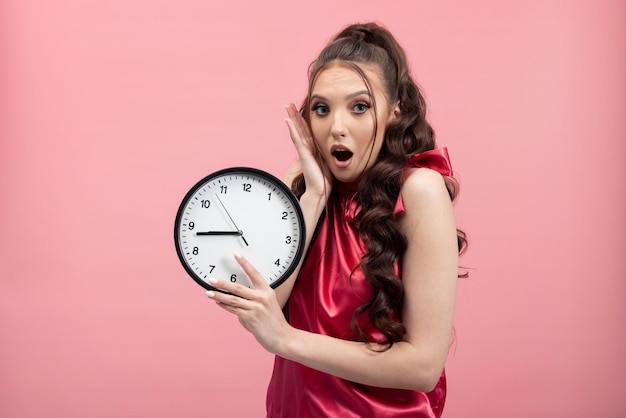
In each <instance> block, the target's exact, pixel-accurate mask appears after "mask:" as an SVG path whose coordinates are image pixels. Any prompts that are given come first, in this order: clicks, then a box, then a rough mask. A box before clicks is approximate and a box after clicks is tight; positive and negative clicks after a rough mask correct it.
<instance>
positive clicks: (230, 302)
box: [206, 290, 252, 314]
mask: <svg viewBox="0 0 626 418" xmlns="http://www.w3.org/2000/svg"><path fill="white" fill-rule="evenodd" d="M206 295H207V296H208V297H209V298H210V299H213V300H214V301H215V302H217V304H218V305H219V306H220V307H221V308H223V309H226V310H227V311H229V312H232V313H235V314H236V313H237V311H241V310H249V309H251V307H252V302H251V301H249V300H248V299H244V298H242V297H239V296H235V295H233V294H229V293H222V292H215V291H213V290H208V291H206Z"/></svg>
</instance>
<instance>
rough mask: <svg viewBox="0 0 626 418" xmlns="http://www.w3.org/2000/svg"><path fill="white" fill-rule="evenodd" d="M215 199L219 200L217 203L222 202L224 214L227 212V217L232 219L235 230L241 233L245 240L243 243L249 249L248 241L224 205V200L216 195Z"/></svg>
mask: <svg viewBox="0 0 626 418" xmlns="http://www.w3.org/2000/svg"><path fill="white" fill-rule="evenodd" d="M215 197H216V198H217V201H218V202H220V205H222V208H224V212H226V215H227V216H228V218H229V219H230V221H231V222H232V223H233V225H234V226H235V229H237V231H238V232H239V235H240V236H241V239H242V240H243V242H244V243H245V244H246V247H249V245H248V241H246V239H245V238H244V236H243V231H242V230H241V229H239V227H238V226H237V224H236V223H235V221H234V220H233V217H232V216H230V213H228V209H226V206H224V204H223V203H222V200H221V199H220V197H219V196H218V195H217V194H216V195H215Z"/></svg>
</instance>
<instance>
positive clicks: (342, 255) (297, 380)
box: [267, 148, 452, 418]
mask: <svg viewBox="0 0 626 418" xmlns="http://www.w3.org/2000/svg"><path fill="white" fill-rule="evenodd" d="M410 167H428V168H431V169H434V170H436V171H438V172H440V173H441V174H442V175H445V176H451V175H452V168H451V166H450V161H449V158H448V153H447V150H446V149H445V148H441V149H437V150H431V151H426V152H423V153H420V154H416V155H414V156H413V157H412V158H410V160H409V163H408V165H407V168H410ZM356 192H357V185H356V184H346V183H339V182H336V183H335V185H334V186H333V190H332V192H331V196H330V197H329V200H328V203H327V205H326V215H325V216H324V219H323V220H322V224H321V225H320V227H319V229H318V232H317V235H316V237H315V238H314V242H312V243H311V246H310V249H309V252H308V254H307V256H306V259H305V261H304V264H303V266H302V270H301V271H300V275H299V277H298V279H297V282H296V284H295V286H294V289H293V291H292V294H291V296H290V298H289V302H288V304H287V307H286V308H285V309H286V311H285V314H286V316H287V318H288V320H289V323H290V324H291V325H292V326H293V327H295V328H298V329H302V330H306V331H310V332H314V333H318V334H323V335H328V336H331V337H336V338H341V339H345V340H353V341H355V340H358V339H357V338H356V337H355V335H354V334H353V332H352V331H351V327H350V324H351V321H352V315H353V313H354V311H355V310H356V308H357V307H359V306H360V305H362V304H363V303H364V302H365V301H367V300H368V299H369V296H370V294H371V289H370V286H369V284H368V283H367V281H366V279H365V277H364V275H363V273H362V271H361V270H360V269H357V270H355V271H354V273H353V274H352V277H350V275H351V273H352V270H353V269H354V267H355V266H356V265H357V264H358V263H359V261H360V260H361V257H362V256H363V255H364V253H365V247H364V244H363V242H362V240H361V238H360V236H359V233H358V231H357V230H356V229H355V228H354V227H353V224H352V220H353V219H354V217H355V216H356V215H357V213H358V211H359V207H358V205H357V202H356ZM402 212H404V206H403V203H402V196H401V195H400V196H398V200H397V202H396V206H395V210H394V216H399V215H400V214H401V213H402ZM394 268H395V271H396V273H397V274H399V272H400V267H399V266H398V265H397V263H396V265H395V266H394ZM400 277H401V276H400ZM359 325H360V327H361V329H362V330H363V331H364V332H365V334H366V335H367V337H368V338H369V340H370V341H382V340H383V336H382V333H381V332H380V331H379V330H377V329H376V328H375V327H374V326H373V325H372V324H371V323H370V322H369V320H368V316H367V312H366V313H365V314H364V315H361V316H360V317H359ZM445 396H446V379H445V372H444V373H442V375H441V377H440V379H439V382H438V383H437V385H436V387H435V389H434V390H433V391H431V392H429V393H424V392H418V391H411V390H404V389H388V388H379V387H372V386H367V385H363V384H358V383H354V382H350V381H347V380H344V379H341V378H338V377H335V376H332V375H330V374H327V373H323V372H319V371H317V370H314V369H311V368H308V367H306V366H303V365H301V364H299V363H296V362H293V361H290V360H286V359H284V358H282V357H278V356H277V357H276V358H275V360H274V371H273V374H272V378H271V380H270V383H269V387H268V392H267V416H268V417H269V418H287V417H293V418H296V417H297V418H322V417H333V418H348V417H355V418H357V417H358V418H370V417H394V418H399V417H412V418H415V417H418V418H419V417H439V416H440V415H441V412H442V410H443V405H444V401H445Z"/></svg>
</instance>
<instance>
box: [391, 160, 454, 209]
mask: <svg viewBox="0 0 626 418" xmlns="http://www.w3.org/2000/svg"><path fill="white" fill-rule="evenodd" d="M402 200H403V203H404V206H405V208H406V209H407V210H409V209H410V208H411V207H412V206H414V205H421V204H434V205H437V204H445V205H446V206H447V205H448V204H450V203H451V202H450V195H449V194H448V190H447V188H446V183H445V181H444V178H443V176H442V175H441V174H439V173H438V172H437V171H435V170H431V169H429V168H413V169H411V170H410V172H409V174H408V175H407V176H406V178H405V180H404V182H403V184H402Z"/></svg>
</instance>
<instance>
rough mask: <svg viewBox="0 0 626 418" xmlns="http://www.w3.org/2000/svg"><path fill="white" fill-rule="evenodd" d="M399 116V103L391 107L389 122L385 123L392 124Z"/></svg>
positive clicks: (400, 113)
mask: <svg viewBox="0 0 626 418" xmlns="http://www.w3.org/2000/svg"><path fill="white" fill-rule="evenodd" d="M401 115H402V112H401V111H400V102H396V104H394V105H393V106H392V107H391V112H390V113H389V120H387V122H392V121H394V120H396V119H398V118H400V116H401Z"/></svg>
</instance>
